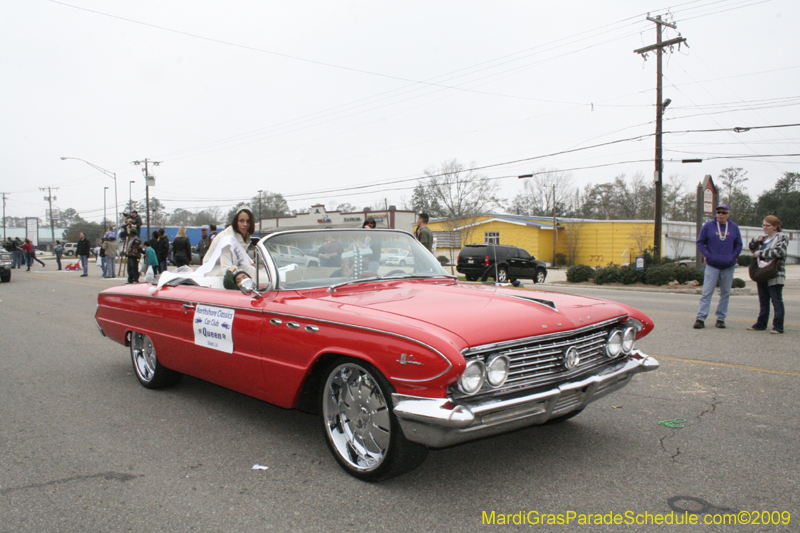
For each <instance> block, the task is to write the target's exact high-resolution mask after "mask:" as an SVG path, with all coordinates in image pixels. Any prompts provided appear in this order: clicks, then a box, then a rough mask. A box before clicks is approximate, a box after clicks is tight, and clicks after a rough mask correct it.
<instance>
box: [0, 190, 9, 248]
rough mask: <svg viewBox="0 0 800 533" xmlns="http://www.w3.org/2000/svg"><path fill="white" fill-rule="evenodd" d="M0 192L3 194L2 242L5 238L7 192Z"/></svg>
mask: <svg viewBox="0 0 800 533" xmlns="http://www.w3.org/2000/svg"><path fill="white" fill-rule="evenodd" d="M0 194H2V195H3V242H5V241H6V240H7V239H6V195H7V194H8V193H7V192H0Z"/></svg>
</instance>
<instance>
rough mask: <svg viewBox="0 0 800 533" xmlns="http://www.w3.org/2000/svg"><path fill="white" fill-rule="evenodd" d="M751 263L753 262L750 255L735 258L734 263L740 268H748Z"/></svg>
mask: <svg viewBox="0 0 800 533" xmlns="http://www.w3.org/2000/svg"><path fill="white" fill-rule="evenodd" d="M752 262H753V256H752V255H740V256H739V257H737V258H736V263H737V264H738V265H739V266H742V267H749V266H750V263H752Z"/></svg>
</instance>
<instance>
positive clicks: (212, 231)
mask: <svg viewBox="0 0 800 533" xmlns="http://www.w3.org/2000/svg"><path fill="white" fill-rule="evenodd" d="M216 236H217V225H216V224H209V225H208V245H209V246H211V243H212V242H214V237H216Z"/></svg>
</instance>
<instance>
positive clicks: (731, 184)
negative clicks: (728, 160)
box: [719, 167, 749, 203]
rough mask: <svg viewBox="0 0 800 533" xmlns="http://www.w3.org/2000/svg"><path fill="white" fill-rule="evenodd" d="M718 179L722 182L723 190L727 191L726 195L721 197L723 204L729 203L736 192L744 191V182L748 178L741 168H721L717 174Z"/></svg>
mask: <svg viewBox="0 0 800 533" xmlns="http://www.w3.org/2000/svg"><path fill="white" fill-rule="evenodd" d="M719 179H720V180H721V181H722V186H723V190H725V189H727V193H726V194H725V195H724V196H722V199H723V201H724V202H725V203H731V200H732V199H733V197H734V194H735V193H736V192H738V191H744V189H745V187H744V182H746V181H747V180H748V179H749V178H748V177H747V171H746V170H744V169H743V168H741V167H728V168H723V169H722V171H721V172H720V173H719Z"/></svg>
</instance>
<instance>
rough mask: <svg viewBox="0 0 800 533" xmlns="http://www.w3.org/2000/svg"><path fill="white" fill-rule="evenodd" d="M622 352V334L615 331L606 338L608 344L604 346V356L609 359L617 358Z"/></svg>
mask: <svg viewBox="0 0 800 533" xmlns="http://www.w3.org/2000/svg"><path fill="white" fill-rule="evenodd" d="M621 352H622V332H621V331H620V330H618V329H615V330H614V331H612V332H611V334H610V335H609V336H608V343H607V344H606V354H607V355H608V356H609V357H611V358H612V359H613V358H614V357H617V356H618V355H619V354H620V353H621Z"/></svg>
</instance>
